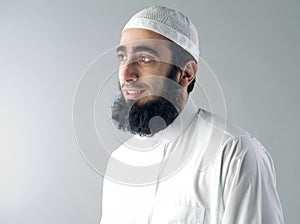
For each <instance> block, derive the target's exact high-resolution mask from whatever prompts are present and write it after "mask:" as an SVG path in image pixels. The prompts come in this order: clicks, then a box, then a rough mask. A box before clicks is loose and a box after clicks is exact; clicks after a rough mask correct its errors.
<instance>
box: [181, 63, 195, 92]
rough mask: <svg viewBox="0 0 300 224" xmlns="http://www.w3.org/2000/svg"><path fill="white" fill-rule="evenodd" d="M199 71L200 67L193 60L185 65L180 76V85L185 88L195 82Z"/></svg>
mask: <svg viewBox="0 0 300 224" xmlns="http://www.w3.org/2000/svg"><path fill="white" fill-rule="evenodd" d="M197 71H198V65H197V63H196V62H195V61H192V60H191V61H188V62H187V63H185V65H184V67H183V69H182V72H181V75H180V80H179V84H180V85H181V86H182V87H184V88H185V87H188V86H189V84H190V83H191V82H192V81H193V80H194V78H195V76H196V74H197Z"/></svg>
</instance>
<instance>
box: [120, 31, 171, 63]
mask: <svg viewBox="0 0 300 224" xmlns="http://www.w3.org/2000/svg"><path fill="white" fill-rule="evenodd" d="M170 44H171V41H170V40H169V39H167V38H166V37H164V36H162V35H160V34H158V33H155V32H153V31H150V30H146V29H137V28H134V29H126V30H125V31H124V32H123V33H122V36H121V40H120V46H119V48H118V49H121V50H122V51H126V52H127V53H129V52H132V53H133V52H136V51H148V52H149V53H151V52H155V53H156V56H158V57H159V58H160V59H162V61H165V60H167V61H166V62H170V58H171V50H170Z"/></svg>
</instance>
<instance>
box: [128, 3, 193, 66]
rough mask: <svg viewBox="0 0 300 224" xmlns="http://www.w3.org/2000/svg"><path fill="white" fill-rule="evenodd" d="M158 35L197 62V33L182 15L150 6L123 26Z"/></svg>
mask: <svg viewBox="0 0 300 224" xmlns="http://www.w3.org/2000/svg"><path fill="white" fill-rule="evenodd" d="M129 28H143V29H148V30H151V31H153V32H156V33H159V34H161V35H163V36H165V37H167V38H168V39H170V40H172V41H174V42H175V43H176V44H178V45H179V46H181V47H182V48H183V49H185V50H187V51H188V52H189V53H190V54H191V55H192V56H193V57H194V58H195V60H196V61H199V41H198V33H197V30H196V28H195V26H194V25H193V23H192V22H191V20H190V19H189V18H188V17H187V16H185V15H184V14H182V13H181V12H178V11H175V10H173V9H169V8H166V7H162V6H152V7H150V8H147V9H144V10H142V11H140V12H138V13H137V14H135V15H134V16H133V17H132V18H131V19H130V20H129V21H128V22H127V24H126V25H125V27H124V29H123V31H124V30H126V29H129Z"/></svg>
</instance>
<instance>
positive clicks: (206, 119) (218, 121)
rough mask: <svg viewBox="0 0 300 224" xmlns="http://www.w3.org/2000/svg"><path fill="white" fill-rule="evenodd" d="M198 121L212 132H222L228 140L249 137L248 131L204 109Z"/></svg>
mask: <svg viewBox="0 0 300 224" xmlns="http://www.w3.org/2000/svg"><path fill="white" fill-rule="evenodd" d="M198 121H199V122H200V123H202V124H204V125H206V126H207V127H208V128H210V129H211V131H212V132H220V133H222V134H223V135H225V136H226V137H227V138H235V137H240V136H245V135H247V136H248V135H249V133H248V132H247V131H246V130H244V129H242V128H241V127H239V126H238V125H236V124H235V123H233V122H231V121H229V120H227V119H226V118H224V117H221V116H219V115H217V114H214V113H212V112H209V111H206V110H203V109H199V112H198Z"/></svg>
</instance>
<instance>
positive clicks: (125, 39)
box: [120, 28, 169, 45]
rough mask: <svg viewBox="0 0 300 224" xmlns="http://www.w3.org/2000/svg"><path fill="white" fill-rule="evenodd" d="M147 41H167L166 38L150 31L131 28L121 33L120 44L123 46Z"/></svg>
mask: <svg viewBox="0 0 300 224" xmlns="http://www.w3.org/2000/svg"><path fill="white" fill-rule="evenodd" d="M149 39H153V40H165V41H167V40H169V39H167V38H166V37H164V36H162V35H160V34H158V33H155V32H153V31H151V30H147V29H138V28H132V29H126V30H124V31H123V33H122V36H121V40H120V44H121V45H124V44H128V43H130V42H134V41H142V40H149Z"/></svg>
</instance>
